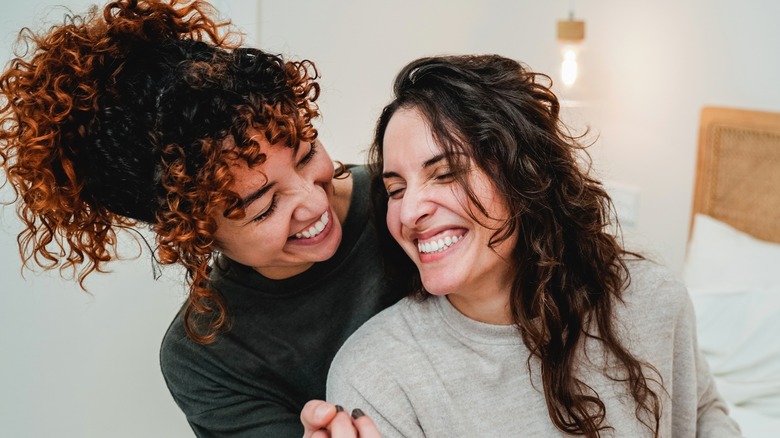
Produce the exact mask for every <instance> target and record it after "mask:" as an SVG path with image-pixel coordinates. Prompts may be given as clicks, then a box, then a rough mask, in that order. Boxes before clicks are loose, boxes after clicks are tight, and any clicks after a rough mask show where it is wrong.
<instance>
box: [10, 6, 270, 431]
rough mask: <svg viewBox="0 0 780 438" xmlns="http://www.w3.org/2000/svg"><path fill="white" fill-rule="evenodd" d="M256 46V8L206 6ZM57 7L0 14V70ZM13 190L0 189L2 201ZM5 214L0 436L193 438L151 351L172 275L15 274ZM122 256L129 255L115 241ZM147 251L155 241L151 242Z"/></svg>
mask: <svg viewBox="0 0 780 438" xmlns="http://www.w3.org/2000/svg"><path fill="white" fill-rule="evenodd" d="M213 3H214V4H215V5H216V6H217V7H218V8H219V10H220V11H221V12H222V14H223V15H225V16H230V17H232V18H233V19H234V21H235V23H236V24H237V25H238V26H240V27H242V28H245V29H247V30H248V33H249V35H248V38H247V40H248V41H249V42H252V41H254V40H255V39H256V36H255V34H254V29H255V28H256V17H257V7H258V6H257V3H256V2H253V1H251V0H241V1H237V0H229V1H228V0H219V1H215V2H213ZM55 4H64V5H65V6H67V7H69V8H70V9H71V10H73V11H74V12H81V11H84V10H86V8H87V7H88V5H90V4H91V2H90V1H88V0H60V2H59V3H58V2H57V0H34V1H25V2H16V3H15V4H14V6H13V7H7V8H4V10H3V13H2V16H0V63H2V64H3V65H5V63H6V60H8V59H10V56H11V47H12V43H13V41H14V40H15V38H16V34H17V33H18V31H19V29H20V28H21V27H22V26H25V25H26V26H30V27H33V28H35V29H41V26H40V24H39V23H41V22H42V20H46V22H47V23H49V24H53V23H57V22H61V19H62V16H63V14H64V11H65V10H64V9H63V8H62V7H57V8H52V6H51V5H55ZM10 197H11V191H10V190H9V188H8V187H4V188H2V189H0V199H1V200H8V199H10ZM20 229H21V224H20V222H19V220H18V219H17V218H16V216H15V211H14V208H13V207H4V208H3V207H0V436H4V437H14V438H38V437H55V436H56V437H66V438H71V437H73V438H93V437H94V438H98V437H112V438H137V437H150V438H156V437H159V438H174V437H191V436H192V431H191V430H190V427H189V425H187V422H186V420H185V419H184V415H183V414H182V413H181V411H180V410H179V408H178V407H177V406H176V404H175V403H174V402H173V399H172V398H171V396H170V395H169V393H168V390H167V388H166V387H165V382H164V381H163V378H162V374H161V373H160V371H159V359H158V357H159V345H160V341H161V340H162V336H163V334H164V333H165V330H166V328H167V327H168V324H169V322H170V321H171V319H173V316H174V315H175V314H176V311H177V310H178V308H179V306H180V304H181V302H182V300H183V298H184V296H185V292H186V291H185V288H184V277H183V274H182V272H181V271H180V270H179V269H177V268H175V267H174V268H168V269H164V270H163V277H162V278H161V279H160V280H158V281H155V280H154V279H153V278H152V270H151V263H150V258H149V257H150V252H149V251H148V250H144V251H143V253H142V255H141V256H140V258H138V259H135V260H128V261H122V262H117V263H112V264H110V265H109V269H111V270H112V272H111V273H109V274H92V275H91V276H90V277H89V278H88V279H87V282H86V286H87V288H88V290H89V294H87V293H85V292H83V291H82V290H81V289H79V288H78V286H77V285H75V284H74V282H72V281H65V280H62V279H61V278H60V277H59V276H58V275H57V273H56V272H49V273H38V274H35V273H30V272H29V271H28V272H25V278H22V276H21V275H20V272H21V271H20V267H21V261H20V259H19V253H18V250H17V247H16V234H17V233H18V232H19V230H20ZM122 242H123V247H126V248H127V249H128V250H127V251H125V254H127V255H133V254H137V253H138V251H137V249H136V247H135V246H134V245H133V244H132V239H129V238H127V236H123V239H122ZM150 242H152V244H153V240H150Z"/></svg>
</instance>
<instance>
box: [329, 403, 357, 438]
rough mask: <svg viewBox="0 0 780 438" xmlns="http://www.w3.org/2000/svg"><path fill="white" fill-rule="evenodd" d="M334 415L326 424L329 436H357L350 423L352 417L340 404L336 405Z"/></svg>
mask: <svg viewBox="0 0 780 438" xmlns="http://www.w3.org/2000/svg"><path fill="white" fill-rule="evenodd" d="M336 410H337V411H338V412H337V413H336V416H335V417H333V421H331V422H330V425H329V426H328V431H329V432H330V436H331V438H357V437H358V432H357V430H356V429H355V426H354V425H353V424H352V417H350V416H349V414H347V412H346V411H344V408H342V407H341V406H336Z"/></svg>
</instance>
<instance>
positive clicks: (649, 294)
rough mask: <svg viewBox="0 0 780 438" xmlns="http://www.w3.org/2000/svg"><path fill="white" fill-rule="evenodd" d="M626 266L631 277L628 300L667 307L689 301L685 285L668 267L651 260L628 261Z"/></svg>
mask: <svg viewBox="0 0 780 438" xmlns="http://www.w3.org/2000/svg"><path fill="white" fill-rule="evenodd" d="M626 266H627V267H628V272H629V275H630V283H629V285H628V288H627V289H626V291H625V294H624V295H625V298H626V299H628V300H637V301H641V302H646V301H652V302H655V303H657V304H667V305H683V304H685V303H686V302H687V301H688V290H687V288H686V287H685V284H684V283H683V282H682V279H681V278H680V277H679V276H677V275H676V274H675V273H674V272H672V270H670V269H669V268H668V267H666V266H664V265H662V264H659V263H657V262H654V261H651V260H628V261H626Z"/></svg>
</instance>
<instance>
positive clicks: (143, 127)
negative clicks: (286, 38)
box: [0, 0, 319, 343]
mask: <svg viewBox="0 0 780 438" xmlns="http://www.w3.org/2000/svg"><path fill="white" fill-rule="evenodd" d="M214 17H216V11H214V10H213V8H212V7H211V6H210V5H209V4H208V3H206V2H203V1H199V0H195V1H191V2H180V1H178V0H170V1H169V2H163V1H155V0H118V1H114V2H111V3H109V4H107V5H106V6H105V7H104V8H103V10H102V14H101V13H99V12H98V10H97V9H96V8H93V9H92V10H91V11H90V12H89V13H87V14H84V15H69V16H66V18H65V20H64V22H63V23H62V24H60V25H55V26H53V27H51V28H50V29H48V30H47V31H46V32H42V33H35V32H33V31H31V30H29V29H23V30H22V32H21V33H20V36H19V38H20V40H21V41H22V42H23V43H25V45H24V46H25V47H27V52H26V53H24V54H21V55H17V57H15V58H14V59H12V60H11V62H10V63H9V65H8V66H7V67H6V69H5V71H4V72H3V73H2V75H1V76H0V96H2V100H0V162H2V166H3V169H4V171H5V174H6V178H7V181H6V182H9V183H10V184H11V186H12V187H13V189H14V191H15V192H16V202H17V205H18V207H17V210H18V214H19V217H20V218H21V219H22V221H23V222H24V224H25V229H24V230H23V231H22V232H21V233H20V234H19V236H18V243H19V251H20V254H21V256H22V258H23V260H24V265H25V266H26V267H29V264H30V262H31V261H32V262H34V263H35V264H37V265H39V266H42V267H44V268H46V269H53V268H57V267H59V269H60V270H61V271H63V270H66V269H67V270H69V269H72V270H73V272H74V273H75V272H78V281H79V284H80V285H81V286H82V288H83V287H84V285H83V282H84V279H85V277H86V276H87V275H88V274H90V273H91V272H93V271H99V272H103V271H104V264H105V263H106V262H108V261H110V260H112V259H114V258H116V256H117V254H116V232H117V231H118V230H120V229H124V228H127V227H131V226H133V225H137V224H138V223H139V222H140V223H146V224H150V225H151V227H152V229H153V230H154V231H155V233H156V238H157V249H156V252H157V257H158V258H159V260H160V262H161V263H163V264H172V263H177V262H178V263H181V264H182V265H184V267H185V268H186V272H187V278H188V282H189V286H190V293H189V296H188V300H187V303H186V304H185V321H186V323H185V328H186V330H187V333H188V334H189V335H190V336H191V337H192V338H193V339H194V340H196V341H198V342H200V343H209V342H213V341H214V340H215V338H216V335H217V333H218V332H220V331H221V330H224V329H227V328H228V327H229V318H228V315H227V309H226V306H225V304H224V301H223V299H222V297H220V295H219V294H218V293H216V292H215V291H213V290H211V289H210V288H209V284H208V274H209V270H210V268H209V266H210V260H211V258H212V255H213V254H212V253H213V250H214V248H213V244H214V238H213V235H214V232H215V229H216V225H215V220H214V217H215V215H217V214H223V215H224V216H225V217H228V218H240V217H242V216H243V215H244V210H243V208H242V206H241V202H240V198H239V197H238V196H237V194H236V193H234V192H232V191H231V190H230V189H229V187H230V186H231V183H232V181H233V179H232V176H231V173H230V172H229V170H228V163H229V161H230V160H234V159H237V158H238V159H243V160H246V162H247V163H248V164H249V165H255V164H260V163H262V162H263V161H264V159H265V155H264V152H263V151H261V149H260V144H259V143H258V142H257V141H256V140H255V139H254V138H252V137H251V136H250V135H249V134H248V132H250V131H251V132H257V131H259V132H262V133H264V135H265V137H266V140H268V142H270V143H271V144H280V143H281V144H286V145H288V146H290V147H292V146H293V145H297V144H298V143H299V142H302V141H313V140H314V139H315V138H316V137H317V131H316V129H315V128H314V127H313V126H312V119H314V118H315V117H317V116H318V114H319V113H318V109H317V106H316V104H315V100H316V99H317V97H318V95H319V85H318V84H317V83H316V81H315V80H316V78H317V70H316V68H315V66H314V65H313V64H312V63H311V62H309V61H306V60H304V61H300V62H291V61H285V60H283V59H282V58H281V57H279V56H276V55H271V54H268V53H264V52H262V51H260V50H256V49H250V48H241V47H239V45H238V44H239V40H238V39H237V38H233V37H236V36H238V34H237V33H235V32H233V31H232V30H231V29H230V23H229V22H219V21H217V19H216V18H214ZM226 140H227V141H226ZM226 145H231V146H230V147H226ZM4 184H5V182H4Z"/></svg>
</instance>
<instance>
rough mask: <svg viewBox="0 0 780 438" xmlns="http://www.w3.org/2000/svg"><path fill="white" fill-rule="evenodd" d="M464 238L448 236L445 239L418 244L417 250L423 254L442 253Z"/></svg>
mask: <svg viewBox="0 0 780 438" xmlns="http://www.w3.org/2000/svg"><path fill="white" fill-rule="evenodd" d="M462 237H463V236H460V237H459V236H447V237H445V238H443V239H439V240H432V241H430V242H425V243H417V250H418V251H420V252H421V253H425V254H430V253H434V252H442V251H444V250H445V249H447V248H449V247H450V246H452V245H454V244H455V243H456V242H458V241H459V240H460V239H461V238H462Z"/></svg>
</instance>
